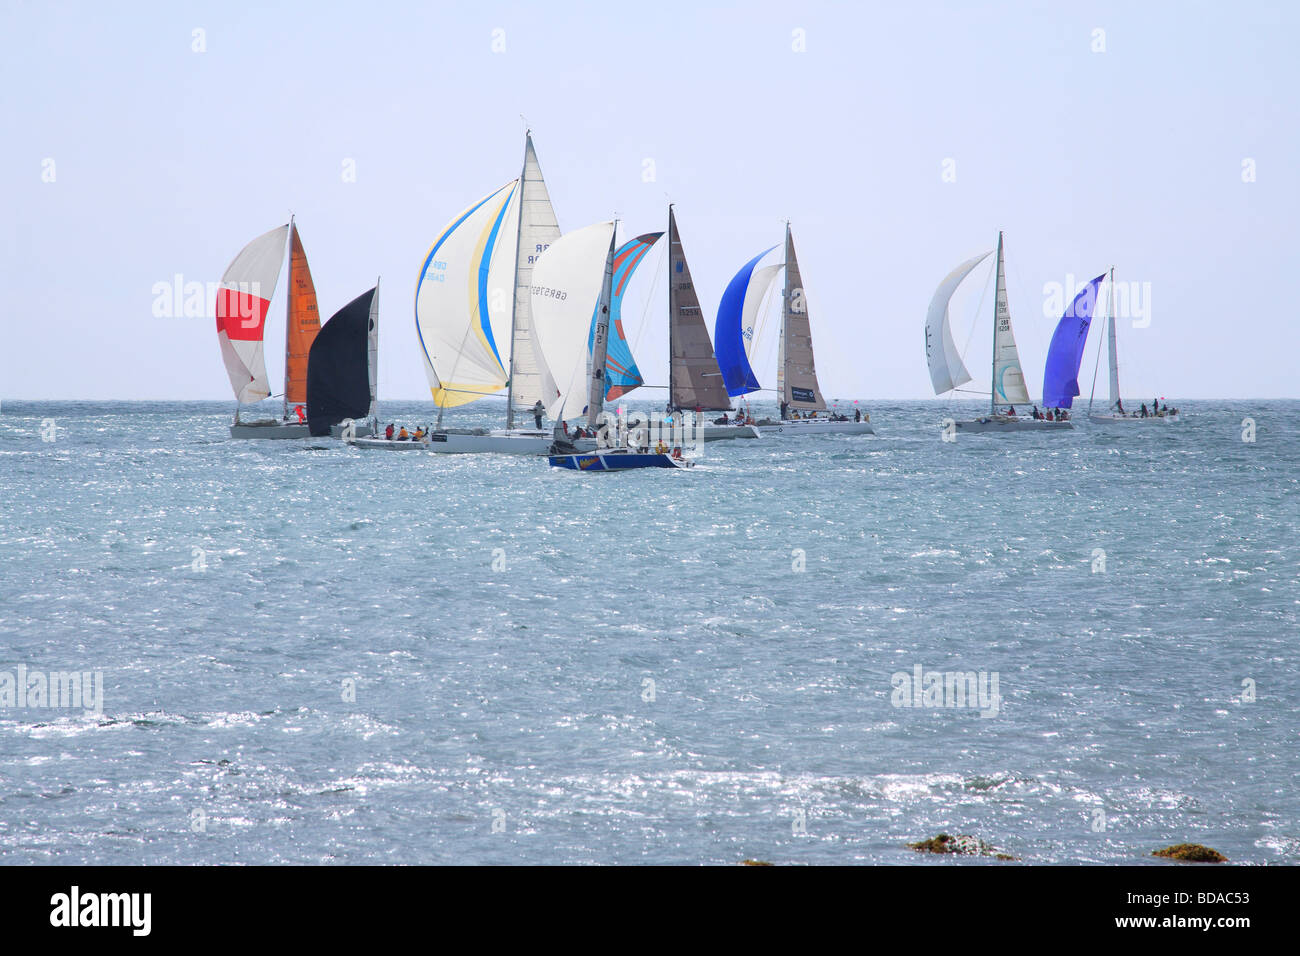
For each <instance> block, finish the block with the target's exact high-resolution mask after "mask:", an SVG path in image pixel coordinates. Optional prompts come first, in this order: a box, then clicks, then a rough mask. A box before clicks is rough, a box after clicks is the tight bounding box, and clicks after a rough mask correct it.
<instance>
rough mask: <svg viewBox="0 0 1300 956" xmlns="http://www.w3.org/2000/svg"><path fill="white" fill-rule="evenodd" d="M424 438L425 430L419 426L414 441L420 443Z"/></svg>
mask: <svg viewBox="0 0 1300 956" xmlns="http://www.w3.org/2000/svg"><path fill="white" fill-rule="evenodd" d="M423 437H424V429H423V428H421V427H419V426H416V429H415V437H414V439H413V440H414V441H419V440H420V439H422V438H423Z"/></svg>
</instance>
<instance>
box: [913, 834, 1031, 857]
mask: <svg viewBox="0 0 1300 956" xmlns="http://www.w3.org/2000/svg"><path fill="white" fill-rule="evenodd" d="M908 846H909V847H911V848H912V849H913V850H916V851H917V852H918V853H958V854H962V855H964V856H991V857H993V858H994V859H995V860H1014V859H1016V857H1014V856H1012V855H1011V854H1009V853H999V852H998V850H997V849H996V848H995V847H993V846H990V845H989V844H987V843H985V842H984V841H983V840H981V839H980V838H979V837H973V836H966V835H959V836H949V835H948V834H946V833H940V834H939V835H938V836H936V837H931V838H930V839H928V840H919V841H917V842H916V843H909V844H908Z"/></svg>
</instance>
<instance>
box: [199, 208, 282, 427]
mask: <svg viewBox="0 0 1300 956" xmlns="http://www.w3.org/2000/svg"><path fill="white" fill-rule="evenodd" d="M288 231H289V226H288V225H287V224H286V225H283V226H276V227H275V228H274V229H272V230H271V231H270V232H267V233H264V234H262V235H260V236H258V237H257V238H256V239H254V240H253V241H252V242H250V243H249V244H248V245H246V246H245V247H244V248H243V249H242V250H240V253H239V255H237V256H235V260H234V261H233V262H232V263H230V265H229V266H228V267H227V268H226V271H225V274H224V275H222V277H221V286H220V288H219V289H218V290H217V301H216V314H217V341H218V342H219V343H220V344H221V358H222V360H223V361H224V362H225V364H226V373H227V374H228V375H229V376H230V385H231V387H232V388H233V389H234V391H235V398H237V399H238V400H239V401H240V402H241V403H250V402H260V401H261V400H262V399H264V398H266V397H267V396H269V395H270V394H271V387H270V384H269V383H268V382H267V378H266V358H265V355H264V354H263V350H262V337H263V335H265V332H266V313H267V310H268V309H270V307H271V295H272V294H273V293H274V291H275V283H276V282H277V281H278V280H279V278H280V267H281V266H282V265H283V264H284V240H285V236H286V234H287V233H288Z"/></svg>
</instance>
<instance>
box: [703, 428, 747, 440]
mask: <svg viewBox="0 0 1300 956" xmlns="http://www.w3.org/2000/svg"><path fill="white" fill-rule="evenodd" d="M703 437H704V440H705V441H729V440H730V439H732V438H757V437H758V429H757V428H755V427H754V426H753V425H705V426H704V436H703Z"/></svg>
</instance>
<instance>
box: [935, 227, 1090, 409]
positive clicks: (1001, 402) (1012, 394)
mask: <svg viewBox="0 0 1300 956" xmlns="http://www.w3.org/2000/svg"><path fill="white" fill-rule="evenodd" d="M997 253H998V258H997V284H996V291H995V294H994V300H993V380H992V390H991V392H990V395H989V414H988V415H987V416H984V417H982V418H977V419H974V420H972V421H959V422H956V423H955V425H956V427H957V428H958V429H960V430H962V431H968V432H1014V431H1060V430H1065V429H1069V428H1072V427H1074V426H1073V425H1071V423H1070V422H1068V421H1063V422H1057V421H1047V420H1045V419H1035V418H1032V417H1031V416H1030V415H1028V414H1024V415H1019V414H1016V406H1017V405H1019V406H1020V408H1021V409H1022V410H1023V411H1025V412H1028V410H1029V404H1030V403H1029V390H1028V388H1027V387H1026V385H1025V376H1024V373H1023V372H1022V371H1021V369H1020V352H1019V351H1018V350H1017V348H1016V337H1015V334H1014V333H1013V332H1012V329H1011V310H1010V308H1009V306H1008V303H1007V282H1006V267H1005V264H1004V260H1003V253H1002V233H1000V232H999V233H998V248H997ZM990 255H992V250H990V251H989V252H985V253H983V254H982V255H978V256H975V257H974V258H973V259H968V260H966V261H965V262H963V263H961V264H960V265H959V266H957V268H955V269H953V270H952V272H950V273H948V275H947V276H945V277H944V280H943V281H942V282H940V283H939V287H938V288H937V289H936V290H935V292H934V297H933V298H932V299H931V300H930V308H929V310H928V311H927V312H926V317H925V360H926V363H927V364H928V365H929V367H930V382H931V384H933V386H934V393H935V394H936V395H942V394H943V393H944V392H949V391H952V390H954V389H956V388H958V387H960V386H961V385H964V384H965V383H967V382H969V381H970V380H971V375H970V372H968V371H967V370H966V366H965V364H964V363H963V362H962V357H961V353H960V352H958V351H957V346H956V344H955V343H954V342H953V338H952V329H951V327H950V322H949V315H948V301H949V300H950V299H951V298H952V296H953V293H954V292H956V291H957V287H958V286H959V285H961V283H962V280H963V279H965V278H966V277H967V276H968V275H970V273H971V271H972V270H973V269H974V268H975V267H976V266H977V265H979V264H980V263H981V262H983V261H984V260H985V259H987V258H988V257H989V256H990Z"/></svg>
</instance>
